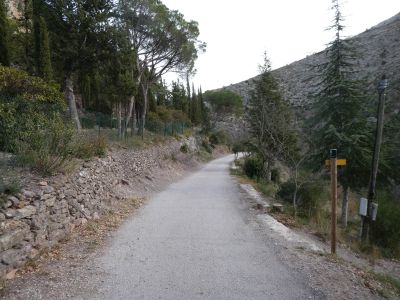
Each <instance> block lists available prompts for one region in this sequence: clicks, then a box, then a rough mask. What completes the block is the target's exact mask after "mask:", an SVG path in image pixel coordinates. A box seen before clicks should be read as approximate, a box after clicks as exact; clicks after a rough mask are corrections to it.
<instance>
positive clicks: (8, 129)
mask: <svg viewBox="0 0 400 300" xmlns="http://www.w3.org/2000/svg"><path fill="white" fill-rule="evenodd" d="M64 111H65V103H64V99H63V95H62V94H61V93H60V92H59V90H58V87H57V86H56V85H52V84H47V83H46V82H44V81H43V80H42V79H40V78H38V77H33V76H29V75H27V74H26V73H25V72H23V71H19V70H16V69H12V68H7V67H0V125H1V128H0V150H3V151H4V150H6V151H11V152H15V150H16V149H15V147H16V144H17V142H19V141H22V142H29V139H30V138H31V137H30V135H31V134H36V133H37V132H38V131H41V130H45V129H46V127H47V126H48V125H49V122H51V119H52V118H55V120H56V121H57V120H58V118H59V117H60V115H62V114H63V113H64ZM57 122H58V121H57Z"/></svg>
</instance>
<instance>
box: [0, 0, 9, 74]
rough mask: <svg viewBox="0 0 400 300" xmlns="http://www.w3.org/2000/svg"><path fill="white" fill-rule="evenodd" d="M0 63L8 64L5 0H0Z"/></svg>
mask: <svg viewBox="0 0 400 300" xmlns="http://www.w3.org/2000/svg"><path fill="white" fill-rule="evenodd" d="M0 64H2V65H3V66H9V65H10V55H9V45H8V20H7V6H6V2H5V0H0Z"/></svg>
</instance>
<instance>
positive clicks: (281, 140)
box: [246, 54, 297, 179]
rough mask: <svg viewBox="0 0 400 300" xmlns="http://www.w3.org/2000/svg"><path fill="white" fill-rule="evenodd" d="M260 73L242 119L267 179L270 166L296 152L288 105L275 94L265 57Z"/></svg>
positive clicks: (273, 79)
mask: <svg viewBox="0 0 400 300" xmlns="http://www.w3.org/2000/svg"><path fill="white" fill-rule="evenodd" d="M261 71H262V73H261V76H260V78H259V79H258V81H257V83H256V85H255V88H254V90H253V91H251V94H250V99H249V103H248V107H247V112H246V119H247V122H248V124H249V125H250V128H249V131H250V134H251V137H252V140H253V143H252V144H253V146H254V148H255V151H256V153H257V154H258V155H259V156H260V158H261V160H262V163H263V176H264V177H265V178H267V179H268V178H269V177H270V173H271V168H272V166H273V165H274V163H275V162H276V161H277V160H280V161H285V160H286V159H287V157H288V156H290V155H291V154H292V153H294V152H295V151H296V149H297V137H296V133H295V131H294V130H293V127H292V122H291V120H292V111H291V109H290V104H289V103H288V101H287V100H285V99H284V98H283V97H282V95H281V93H280V91H279V86H278V83H277V81H276V80H275V78H274V77H273V75H272V73H271V65H270V62H269V60H268V58H267V56H266V54H265V58H264V66H263V67H262V69H261Z"/></svg>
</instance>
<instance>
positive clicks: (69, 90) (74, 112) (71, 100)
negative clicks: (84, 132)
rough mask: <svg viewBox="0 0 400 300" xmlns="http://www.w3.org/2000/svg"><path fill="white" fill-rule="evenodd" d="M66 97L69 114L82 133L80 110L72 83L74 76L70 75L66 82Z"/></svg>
mask: <svg viewBox="0 0 400 300" xmlns="http://www.w3.org/2000/svg"><path fill="white" fill-rule="evenodd" d="M65 97H66V98H67V101H68V106H69V113H70V115H71V119H72V121H73V122H74V123H75V126H76V128H77V129H78V131H81V129H82V126H81V122H80V121H79V115H78V109H77V108H76V100H75V95H74V83H73V81H72V75H68V76H67V78H66V80H65Z"/></svg>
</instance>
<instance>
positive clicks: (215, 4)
mask: <svg viewBox="0 0 400 300" xmlns="http://www.w3.org/2000/svg"><path fill="white" fill-rule="evenodd" d="M162 1H163V3H164V4H165V5H166V6H168V7H169V8H170V9H176V10H179V11H180V12H181V13H183V14H184V16H185V18H186V19H187V20H195V21H197V22H199V28H200V40H202V41H204V42H206V43H207V51H206V53H204V54H201V55H200V57H199V59H198V60H197V62H196V69H197V75H196V76H195V78H194V79H193V81H194V83H195V85H196V86H200V85H201V86H202V87H203V91H206V90H208V89H215V88H220V87H223V86H227V85H230V84H233V83H237V82H240V81H243V80H246V79H248V78H250V77H253V76H255V75H257V73H258V65H259V64H260V63H262V59H263V52H264V51H265V50H266V51H267V53H268V56H269V58H270V60H271V61H272V67H273V69H276V68H279V67H282V66H284V65H286V64H290V63H291V62H293V61H296V60H299V59H302V58H304V57H305V56H306V55H310V54H313V53H315V52H318V51H321V50H323V49H324V48H325V45H326V44H327V43H328V42H329V41H330V40H331V39H332V37H333V35H332V33H331V32H327V31H325V29H326V28H327V27H328V26H329V25H330V24H331V20H332V18H333V12H332V11H331V10H330V7H331V0H246V1H239V0H162ZM342 4H343V5H342V13H343V15H344V16H345V18H346V20H345V22H344V25H346V26H347V27H346V30H345V35H347V36H353V35H356V34H358V33H361V32H363V31H365V30H366V29H367V28H370V27H372V26H374V25H376V24H378V23H380V22H382V21H384V20H386V19H388V18H390V17H392V16H394V15H395V14H397V13H399V12H400V0H343V1H342ZM168 79H169V80H170V79H171V76H168V78H167V80H168Z"/></svg>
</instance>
